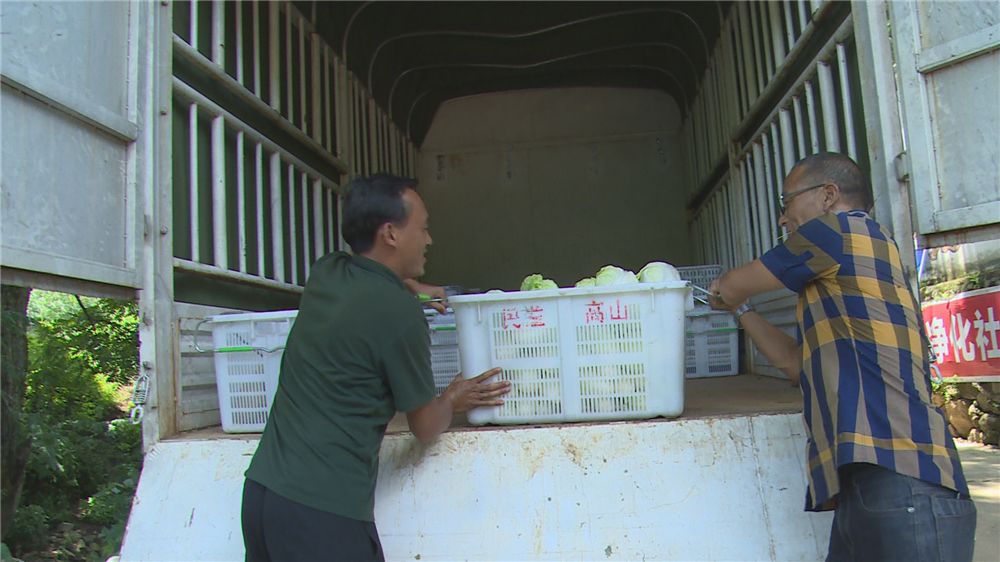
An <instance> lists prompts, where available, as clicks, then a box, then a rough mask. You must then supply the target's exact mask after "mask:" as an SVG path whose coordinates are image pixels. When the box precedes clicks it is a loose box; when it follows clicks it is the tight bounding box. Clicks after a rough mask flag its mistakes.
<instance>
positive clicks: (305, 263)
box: [296, 172, 316, 285]
mask: <svg viewBox="0 0 1000 562" xmlns="http://www.w3.org/2000/svg"><path fill="white" fill-rule="evenodd" d="M299 183H300V185H301V189H302V197H301V199H302V228H298V229H296V230H298V231H299V232H300V233H301V236H302V269H303V271H304V277H303V278H302V284H303V285H305V281H306V280H307V279H309V264H310V263H311V262H312V260H311V258H310V255H311V253H310V246H311V245H312V240H310V238H312V235H313V231H314V230H315V228H316V225H314V224H311V221H310V220H309V219H310V218H311V217H310V216H309V192H310V190H309V176H308V175H307V174H306V173H305V172H302V175H301V176H300V178H299Z"/></svg>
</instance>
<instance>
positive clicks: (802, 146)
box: [792, 96, 806, 160]
mask: <svg viewBox="0 0 1000 562" xmlns="http://www.w3.org/2000/svg"><path fill="white" fill-rule="evenodd" d="M792 109H793V111H794V112H795V137H796V140H797V141H798V148H799V151H798V153H796V155H795V159H796V160H801V159H803V158H805V157H806V130H805V128H804V127H803V122H802V98H800V97H799V96H792Z"/></svg>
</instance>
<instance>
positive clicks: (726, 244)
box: [715, 187, 733, 268]
mask: <svg viewBox="0 0 1000 562" xmlns="http://www.w3.org/2000/svg"><path fill="white" fill-rule="evenodd" d="M716 199H717V200H718V203H717V206H718V222H717V224H716V225H715V231H716V232H718V234H719V249H720V255H721V259H722V263H723V264H725V265H726V266H727V268H728V266H731V265H732V263H733V261H732V260H733V255H732V250H733V247H732V236H730V232H729V205H727V201H726V189H725V187H723V188H722V189H721V190H720V191H719V195H718V196H717V197H716Z"/></svg>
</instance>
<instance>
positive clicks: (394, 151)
mask: <svg viewBox="0 0 1000 562" xmlns="http://www.w3.org/2000/svg"><path fill="white" fill-rule="evenodd" d="M389 137H390V139H389V140H390V142H391V144H390V145H389V146H390V160H391V162H392V170H393V173H394V174H403V166H402V163H401V162H400V160H399V130H398V129H397V128H396V127H395V125H393V124H392V123H391V122H390V123H389Z"/></svg>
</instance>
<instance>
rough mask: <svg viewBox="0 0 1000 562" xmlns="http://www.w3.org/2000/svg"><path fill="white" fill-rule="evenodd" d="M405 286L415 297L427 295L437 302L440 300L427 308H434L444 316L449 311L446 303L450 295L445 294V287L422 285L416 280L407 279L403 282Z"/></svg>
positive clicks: (428, 304)
mask: <svg viewBox="0 0 1000 562" xmlns="http://www.w3.org/2000/svg"><path fill="white" fill-rule="evenodd" d="M403 284H404V285H406V288H407V289H409V290H410V292H411V293H413V294H414V295H417V296H420V295H427V296H428V297H430V298H432V299H435V300H436V299H440V300H439V301H437V302H429V303H427V306H429V307H431V308H433V309H434V310H436V311H438V312H439V313H441V314H444V313H445V312H446V311H447V310H448V306H447V304H446V303H445V299H446V298H448V295H446V294H445V292H444V287H441V286H438V285H428V284H426V283H421V282H420V281H417V280H416V279H405V280H403Z"/></svg>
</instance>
